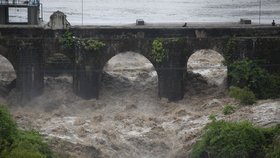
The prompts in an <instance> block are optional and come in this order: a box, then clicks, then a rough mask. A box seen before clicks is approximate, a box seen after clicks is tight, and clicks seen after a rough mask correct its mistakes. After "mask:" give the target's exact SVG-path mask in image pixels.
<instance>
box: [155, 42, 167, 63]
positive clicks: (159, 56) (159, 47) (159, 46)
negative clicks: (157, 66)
mask: <svg viewBox="0 0 280 158" xmlns="http://www.w3.org/2000/svg"><path fill="white" fill-rule="evenodd" d="M165 57H166V51H165V49H164V44H163V41H162V40H159V39H156V40H154V41H153V43H152V58H153V59H154V60H155V61H156V62H157V63H161V62H162V61H163V60H164V58H165Z"/></svg>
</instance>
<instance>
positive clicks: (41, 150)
mask: <svg viewBox="0 0 280 158" xmlns="http://www.w3.org/2000/svg"><path fill="white" fill-rule="evenodd" d="M0 123H1V124H0V127H1V128H0V139H1V144H0V145H1V146H0V157H3V158H54V157H56V156H55V155H54V154H53V153H52V151H51V150H50V148H49V146H48V145H47V144H46V143H45V142H44V141H43V139H42V137H41V136H40V135H39V133H38V132H35V131H29V132H26V131H22V130H20V129H18V128H17V126H16V123H15V122H14V121H13V120H12V118H11V115H10V113H9V112H8V110H7V108H6V107H4V106H2V105H0Z"/></svg>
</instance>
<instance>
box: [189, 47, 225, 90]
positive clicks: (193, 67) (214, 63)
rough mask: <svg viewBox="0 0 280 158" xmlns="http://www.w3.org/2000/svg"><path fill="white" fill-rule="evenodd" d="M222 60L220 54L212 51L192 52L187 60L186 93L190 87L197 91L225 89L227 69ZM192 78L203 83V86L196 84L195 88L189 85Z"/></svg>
mask: <svg viewBox="0 0 280 158" xmlns="http://www.w3.org/2000/svg"><path fill="white" fill-rule="evenodd" d="M224 60H225V59H224V57H223V56H222V54H221V53H220V52H218V51H215V50H213V49H201V50H197V51H194V52H193V53H192V54H191V55H190V56H189V57H188V58H187V63H186V69H187V75H188V78H187V81H186V88H185V89H186V91H187V92H188V88H190V87H191V88H198V90H201V88H202V89H203V88H206V87H209V86H210V87H211V86H214V87H217V88H219V89H224V88H226V85H227V67H226V66H225V65H224V64H223V62H224ZM193 78H196V80H200V81H203V83H205V85H202V84H198V86H197V87H195V86H193V85H191V83H189V82H191V81H192V80H193ZM192 86H193V87H192ZM199 86H200V87H199Z"/></svg>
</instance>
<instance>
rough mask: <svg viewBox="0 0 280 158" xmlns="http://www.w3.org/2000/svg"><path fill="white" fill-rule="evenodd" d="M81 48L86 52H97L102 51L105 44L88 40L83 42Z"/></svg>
mask: <svg viewBox="0 0 280 158" xmlns="http://www.w3.org/2000/svg"><path fill="white" fill-rule="evenodd" d="M83 47H84V48H85V49H86V50H87V51H91V52H97V51H99V50H100V49H102V48H103V47H105V43H103V42H101V41H98V40H93V39H90V40H87V41H85V42H83Z"/></svg>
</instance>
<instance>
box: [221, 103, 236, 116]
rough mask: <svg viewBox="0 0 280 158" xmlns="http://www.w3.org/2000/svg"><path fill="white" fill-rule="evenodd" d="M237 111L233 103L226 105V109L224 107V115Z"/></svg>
mask: <svg viewBox="0 0 280 158" xmlns="http://www.w3.org/2000/svg"><path fill="white" fill-rule="evenodd" d="M234 112H235V107H234V106H232V105H229V104H227V105H225V106H224V109H223V114H224V115H229V114H233V113H234Z"/></svg>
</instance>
